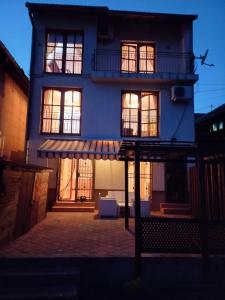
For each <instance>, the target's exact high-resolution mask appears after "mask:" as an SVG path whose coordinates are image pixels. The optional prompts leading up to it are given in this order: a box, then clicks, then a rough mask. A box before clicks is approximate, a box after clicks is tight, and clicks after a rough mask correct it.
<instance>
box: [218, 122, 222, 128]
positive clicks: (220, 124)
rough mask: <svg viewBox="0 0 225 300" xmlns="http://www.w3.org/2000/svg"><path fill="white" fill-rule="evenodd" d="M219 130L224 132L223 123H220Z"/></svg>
mask: <svg viewBox="0 0 225 300" xmlns="http://www.w3.org/2000/svg"><path fill="white" fill-rule="evenodd" d="M218 129H219V130H223V121H220V122H219V124H218Z"/></svg>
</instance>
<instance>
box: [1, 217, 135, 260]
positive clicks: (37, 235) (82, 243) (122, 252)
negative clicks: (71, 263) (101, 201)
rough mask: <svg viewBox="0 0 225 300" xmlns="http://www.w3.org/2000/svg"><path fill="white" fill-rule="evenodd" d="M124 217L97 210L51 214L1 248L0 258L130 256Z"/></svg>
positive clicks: (131, 249) (131, 238)
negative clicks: (103, 214)
mask: <svg viewBox="0 0 225 300" xmlns="http://www.w3.org/2000/svg"><path fill="white" fill-rule="evenodd" d="M130 223H131V226H130V227H131V230H130V231H126V230H125V229H124V219H123V218H119V219H100V218H98V215H97V213H77V212H75V213H68V212H66V213H59V212H57V213H54V212H50V213H48V215H47V218H46V219H45V220H43V221H42V222H41V223H40V224H38V225H36V226H35V227H34V228H32V229H31V230H30V231H29V232H28V233H26V234H25V235H23V236H21V237H19V238H18V239H17V240H15V241H12V242H10V243H9V244H7V245H5V246H4V247H2V248H0V257H66V256H67V257H70V256H71V257H113V256H115V257H121V256H124V257H133V256H134V231H133V220H131V221H130Z"/></svg>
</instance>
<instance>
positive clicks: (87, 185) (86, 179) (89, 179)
mask: <svg viewBox="0 0 225 300" xmlns="http://www.w3.org/2000/svg"><path fill="white" fill-rule="evenodd" d="M76 178H77V184H76V186H75V195H76V201H85V200H86V201H91V200H92V197H93V161H92V160H90V159H86V160H84V159H79V160H77V176H76Z"/></svg>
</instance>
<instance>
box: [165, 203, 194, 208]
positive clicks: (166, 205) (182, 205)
mask: <svg viewBox="0 0 225 300" xmlns="http://www.w3.org/2000/svg"><path fill="white" fill-rule="evenodd" d="M177 207H178V208H189V207H190V204H188V203H179V202H177V203H175V202H174V203H172V202H171V203H170V202H167V203H160V208H177Z"/></svg>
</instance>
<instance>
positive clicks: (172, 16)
mask: <svg viewBox="0 0 225 300" xmlns="http://www.w3.org/2000/svg"><path fill="white" fill-rule="evenodd" d="M25 5H26V7H27V8H28V9H29V10H30V11H32V10H35V9H47V10H52V9H54V10H62V9H63V10H66V11H77V12H87V13H88V12H90V13H94V12H96V13H109V14H110V15H126V16H129V15H130V16H143V17H144V16H145V17H156V18H157V17H158V18H169V19H186V20H192V21H194V20H196V19H197V18H198V15H196V14H169V13H156V12H141V11H128V10H114V9H109V8H108V7H107V6H85V5H68V4H66V5H65V4H49V3H48V4H47V3H32V2H26V3H25Z"/></svg>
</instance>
